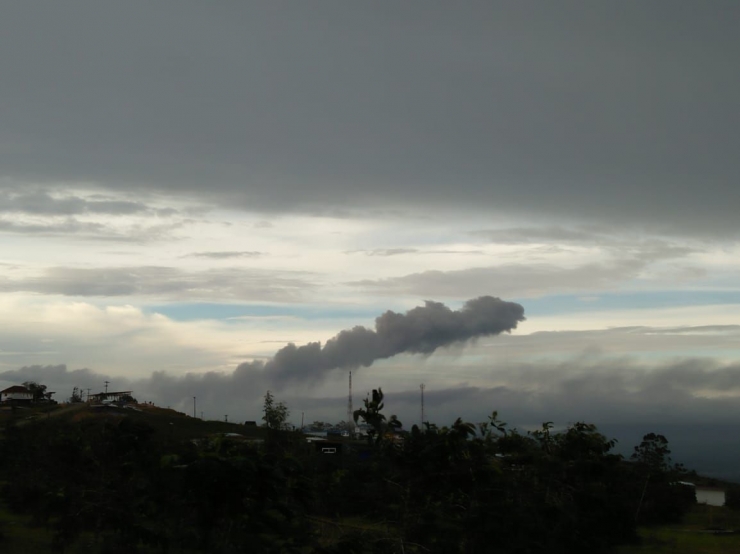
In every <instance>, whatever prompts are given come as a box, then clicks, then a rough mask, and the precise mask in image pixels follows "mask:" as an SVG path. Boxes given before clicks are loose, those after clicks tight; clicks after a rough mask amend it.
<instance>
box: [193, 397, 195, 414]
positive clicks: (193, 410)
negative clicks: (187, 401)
mask: <svg viewBox="0 0 740 554" xmlns="http://www.w3.org/2000/svg"><path fill="white" fill-rule="evenodd" d="M193 417H195V396H193Z"/></svg>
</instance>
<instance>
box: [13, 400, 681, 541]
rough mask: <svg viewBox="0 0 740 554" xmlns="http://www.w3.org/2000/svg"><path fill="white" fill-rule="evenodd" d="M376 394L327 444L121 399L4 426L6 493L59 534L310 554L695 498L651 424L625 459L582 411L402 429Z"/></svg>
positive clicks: (652, 517) (655, 515) (604, 531)
mask: <svg viewBox="0 0 740 554" xmlns="http://www.w3.org/2000/svg"><path fill="white" fill-rule="evenodd" d="M271 400H273V404H272V405H271V407H272V408H274V407H275V406H277V404H275V403H274V399H271ZM374 402H375V403H374ZM381 410H382V393H380V392H379V393H378V395H377V396H374V397H373V399H368V400H367V401H366V404H365V408H364V409H363V410H358V417H359V418H362V419H364V420H365V421H367V422H368V423H370V424H372V425H373V428H374V431H375V433H374V434H373V436H372V437H371V438H370V440H369V441H366V442H362V441H345V442H337V444H336V448H337V450H338V452H337V453H335V454H324V453H322V452H321V449H320V448H316V447H315V445H312V444H308V443H306V441H305V439H304V438H303V437H302V436H301V435H300V434H298V433H294V432H286V431H281V430H279V426H278V425H276V422H271V423H272V424H273V425H271V427H266V428H261V429H259V432H260V436H261V437H263V438H264V442H249V441H245V440H240V439H239V438H231V437H228V436H225V435H220V436H211V437H210V438H204V439H202V440H197V441H194V440H183V438H182V436H181V435H176V434H174V433H168V429H167V425H164V426H162V425H159V424H158V423H157V420H156V416H153V415H148V416H147V417H144V416H143V415H142V414H139V413H136V412H131V411H125V410H121V411H120V412H121V413H115V412H112V413H108V414H107V415H103V414H100V415H95V416H92V415H90V416H88V417H82V418H79V417H77V418H75V420H72V419H64V418H56V419H55V418H51V419H48V420H41V421H38V422H35V423H32V424H28V425H25V426H22V427H18V426H9V427H8V428H7V429H6V431H5V438H4V440H3V441H2V442H0V452H2V456H0V481H2V500H3V502H4V503H5V505H6V506H7V507H8V508H9V509H10V510H12V511H13V512H15V513H19V514H27V515H28V516H30V517H31V521H32V523H33V524H35V525H38V526H45V527H47V528H49V529H51V531H52V532H53V536H54V542H53V544H54V549H55V550H56V551H58V552H65V551H78V549H79V548H80V545H84V551H86V552H99V553H116V552H126V553H136V552H140V553H149V552H152V553H154V552H158V553H159V552H161V553H168V552H187V553H190V552H209V553H232V552H234V553H235V552H255V553H283V552H284V553H305V554H309V553H326V554H330V553H340V552H341V553H347V554H351V553H357V554H360V553H363V554H365V553H396V552H398V553H412V552H416V553H428V552H430V553H444V554H447V553H470V554H473V553H488V552H504V553H537V552H543V553H544V552H548V553H560V552H562V553H565V552H568V553H597V552H601V551H608V549H609V548H610V547H611V546H613V545H617V544H622V543H627V542H630V541H633V540H635V539H636V536H637V535H636V529H637V525H638V523H663V522H667V521H676V520H678V519H679V518H680V517H681V516H682V514H683V513H684V512H685V510H686V509H687V508H688V507H689V506H690V504H691V503H692V501H693V491H691V490H690V489H689V492H687V487H683V486H680V485H676V484H673V483H675V481H676V480H677V479H678V478H679V477H680V476H679V475H678V473H680V471H681V468H680V467H679V468H677V467H675V466H671V465H670V463H669V459H668V454H669V450H668V447H667V441H665V439H664V438H663V437H661V436H660V435H654V434H651V435H646V437H645V439H644V441H643V442H642V444H640V445H638V446H637V447H636V448H635V454H634V456H633V457H632V458H633V459H632V460H631V461H626V460H624V459H623V458H622V457H621V456H619V455H617V454H614V453H613V452H612V449H613V447H614V441H612V440H609V439H607V438H606V437H604V436H603V435H601V434H600V433H599V432H598V431H597V429H596V428H595V427H594V426H593V425H590V424H587V423H575V424H573V425H571V426H569V427H568V428H567V429H565V430H561V431H557V432H556V431H555V430H554V428H553V426H552V424H551V423H549V422H548V423H545V424H543V426H542V428H541V429H540V430H538V431H535V432H531V433H520V432H517V431H516V430H508V429H507V427H506V425H505V424H504V423H503V422H501V421H500V420H499V419H498V416H497V414H496V412H494V413H493V414H492V415H491V416H490V417H489V418H488V421H487V422H486V423H483V424H478V425H473V424H470V423H466V422H463V421H461V420H459V419H458V420H457V421H455V422H454V423H453V424H452V425H451V426H449V427H442V428H438V427H436V426H434V425H427V426H425V428H423V429H420V428H418V427H416V426H414V427H413V428H412V430H411V431H410V432H409V433H404V434H399V433H398V432H394V431H395V430H396V429H397V428H398V427H399V426H400V422H398V420H397V418H394V417H391V418H389V420H388V422H386V420H385V417H384V416H383V415H382V412H381ZM123 412H127V413H125V414H124V413H123ZM266 415H270V414H269V413H268V414H266ZM182 421H183V422H189V421H192V422H195V420H192V419H191V418H182ZM399 436H400V437H403V439H402V440H401V439H399ZM324 444H326V443H324ZM0 533H1V530H0ZM0 540H2V539H1V538H0ZM0 548H1V549H3V551H7V552H15V551H17V552H21V551H23V549H22V548H18V545H15V546H14V545H12V544H5V545H3V544H2V543H0ZM14 548H15V549H14Z"/></svg>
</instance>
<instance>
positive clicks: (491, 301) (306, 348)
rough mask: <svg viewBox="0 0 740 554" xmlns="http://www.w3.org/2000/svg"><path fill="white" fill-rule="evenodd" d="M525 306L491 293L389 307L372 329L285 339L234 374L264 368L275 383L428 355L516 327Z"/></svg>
mask: <svg viewBox="0 0 740 554" xmlns="http://www.w3.org/2000/svg"><path fill="white" fill-rule="evenodd" d="M524 319H525V317H524V307H523V306H522V305H521V304H517V303H515V302H506V301H504V300H501V299H500V298H496V297H493V296H481V297H479V298H474V299H471V300H468V301H467V302H465V304H464V305H463V307H462V308H461V309H460V310H452V309H450V308H448V307H447V306H445V305H444V304H442V303H441V302H433V301H431V300H427V301H425V303H424V306H417V307H416V308H412V309H411V310H408V311H407V312H406V313H405V314H400V313H396V312H393V311H391V310H388V311H387V312H385V313H384V314H382V315H380V316H378V317H377V318H376V319H375V330H372V329H368V328H367V327H363V326H361V325H358V326H356V327H353V328H352V329H345V330H343V331H340V332H339V333H338V334H337V335H336V336H334V337H333V338H331V339H329V340H327V341H326V343H325V344H324V345H323V347H322V345H321V343H320V342H310V343H308V344H305V345H303V346H296V345H295V344H294V343H290V344H288V345H286V346H284V347H283V348H281V349H280V350H278V351H277V352H276V353H275V355H274V356H273V357H272V359H271V360H268V361H267V362H259V361H255V362H246V363H243V364H240V365H239V366H238V367H237V368H236V373H243V372H254V371H259V370H261V371H263V372H264V374H265V376H266V377H267V378H268V379H269V380H271V381H273V382H275V383H278V382H285V381H302V380H319V379H321V378H322V377H323V375H324V374H325V373H326V372H327V371H331V370H333V369H338V368H348V369H351V368H358V367H369V366H371V365H372V364H373V363H374V362H375V361H377V360H382V359H386V358H391V357H393V356H396V355H397V354H403V353H409V354H425V355H429V354H432V353H433V352H434V351H435V350H437V349H438V348H440V347H444V346H448V345H451V344H454V343H460V342H466V341H469V340H474V339H477V338H479V337H487V336H491V335H498V334H501V333H503V332H505V331H506V332H510V331H511V330H512V329H515V328H516V327H517V325H518V323H519V322H521V321H524Z"/></svg>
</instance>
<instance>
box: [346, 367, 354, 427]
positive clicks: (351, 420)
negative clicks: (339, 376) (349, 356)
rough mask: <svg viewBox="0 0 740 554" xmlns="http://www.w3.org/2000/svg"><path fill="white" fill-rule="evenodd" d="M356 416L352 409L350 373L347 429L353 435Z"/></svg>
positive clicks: (350, 380)
mask: <svg viewBox="0 0 740 554" xmlns="http://www.w3.org/2000/svg"><path fill="white" fill-rule="evenodd" d="M354 423H355V416H354V410H353V409H352V372H351V371H350V372H349V397H348V399H347V427H348V428H349V432H350V434H353V432H354V430H355V425H354Z"/></svg>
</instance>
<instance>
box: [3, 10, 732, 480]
mask: <svg viewBox="0 0 740 554" xmlns="http://www.w3.org/2000/svg"><path fill="white" fill-rule="evenodd" d="M739 18H740V5H738V4H737V2H734V1H726V2H725V1H722V0H716V1H714V2H685V1H681V0H670V1H661V0H655V1H653V2H649V3H648V2H642V1H628V0H626V1H620V2H616V1H614V2H612V1H609V2H599V3H593V2H586V1H581V2H575V1H569V0H562V1H559V2H549V3H542V2H529V1H527V0H522V1H518V2H498V1H487V2H467V3H464V4H459V3H457V4H451V3H449V2H437V1H433V0H426V1H424V2H421V1H409V2H403V3H398V2H387V1H378V2H372V3H347V2H329V1H314V2H297V1H294V2H277V1H276V2H210V3H204V2H194V1H187V0H178V1H177V2H174V1H161V2H157V3H154V4H152V3H151V2H140V1H137V0H131V1H128V2H125V3H101V2H94V1H74V0H72V1H69V2H64V3H59V2H52V1H40V2H33V3H27V2H26V3H15V4H12V5H7V6H4V8H3V17H2V18H0V50H2V52H3V56H2V57H0V74H1V75H2V76H3V78H2V82H0V329H1V330H2V332H0V386H5V385H7V386H10V385H12V384H18V383H19V382H23V381H26V380H29V379H30V380H37V381H40V382H42V383H45V384H48V386H49V387H50V389H52V390H56V391H57V394H56V398H57V399H58V400H64V399H65V398H68V397H69V396H70V395H71V393H72V388H73V387H75V386H77V387H81V388H82V389H84V390H86V389H88V388H90V389H91V392H100V391H101V390H103V387H104V382H105V381H109V382H110V385H109V386H110V390H121V389H126V390H128V389H131V390H133V392H134V396H135V397H137V398H138V399H139V400H145V401H152V402H155V403H157V404H159V405H163V406H171V407H173V408H175V409H178V410H181V411H184V412H186V413H192V410H193V397H196V398H197V401H196V402H197V407H196V412H197V413H196V415H197V416H198V417H201V415H202V417H204V418H206V419H222V418H224V417H226V416H228V418H229V421H245V420H257V421H259V419H260V417H261V405H262V398H263V396H264V394H265V392H266V391H267V390H268V389H269V390H271V391H272V392H273V394H274V395H275V397H276V399H277V400H278V401H284V402H285V403H286V404H287V405H288V407H289V409H290V411H291V416H290V420H291V421H292V422H293V423H294V424H296V425H298V424H300V421H301V420H302V419H304V420H305V421H306V422H313V421H329V422H338V421H340V420H346V419H347V404H348V378H349V371H350V370H351V371H352V383H353V402H354V407H355V408H358V407H360V406H361V405H362V399H363V398H364V397H365V395H366V394H367V393H368V392H369V391H370V390H371V389H373V388H377V387H381V388H382V389H383V391H384V393H385V395H386V403H385V404H386V411H387V412H388V414H389V415H390V414H396V415H398V417H399V419H401V421H402V422H403V423H404V426H405V427H406V428H409V427H410V426H411V425H413V424H414V423H417V424H418V423H419V422H420V420H421V409H420V408H421V389H420V385H421V384H422V383H423V384H424V385H425V389H424V395H425V396H424V400H425V415H426V418H427V419H429V420H430V421H433V422H436V423H438V424H440V425H444V424H450V423H451V422H452V421H454V419H455V418H457V417H458V416H459V417H463V418H464V419H466V420H469V421H473V422H479V421H485V420H486V419H487V417H488V415H490V414H491V412H492V411H493V410H497V411H498V413H499V417H500V418H501V419H503V420H504V421H508V422H509V426H510V427H517V428H518V429H520V430H522V431H526V430H532V429H535V428H538V427H539V426H540V425H541V424H542V422H545V421H553V422H554V423H555V424H556V426H558V427H559V428H563V427H565V426H567V425H568V424H569V423H574V422H577V421H586V422H589V423H594V424H596V425H597V426H598V427H599V429H601V430H602V431H603V432H604V433H605V434H607V435H608V436H609V437H615V438H617V439H618V441H619V443H618V444H619V448H620V449H621V451H622V452H625V453H629V452H630V450H631V448H632V446H634V445H636V444H638V443H639V441H640V438H641V437H642V435H644V434H647V433H649V432H656V433H662V434H664V435H665V436H666V437H667V438H668V440H669V442H670V444H671V447H672V450H673V458H674V461H677V462H683V463H684V464H685V465H687V466H689V467H693V468H696V469H697V470H700V471H702V472H704V473H706V474H709V475H717V476H724V477H730V478H734V479H740V470H738V469H737V461H738V459H740V433H738V431H740V402H739V400H740V340H739V339H740V315H738V314H739V313H740V312H739V310H738V308H739V307H740V306H739V304H740V280H739V279H738V275H739V273H740V226H739V225H738V216H737V214H738V208H740V187H739V186H738V177H740V156H738V155H737V152H738V151H740V109H739V108H738V102H737V99H738V98H740V73H739V72H738V69H737V56H738V54H740V36H739V35H738V33H737V29H736V21H738V19H739ZM497 299H500V300H497ZM520 308H521V311H519V309H520ZM376 318H377V320H376ZM376 325H377V327H376ZM360 327H361V329H360ZM343 330H344V331H346V332H345V333H343V334H341V335H338V334H340V332H342V331H343ZM334 337H337V339H335V340H333V341H332V340H331V339H333V338H334ZM404 341H405V342H404ZM291 343H292V344H293V345H294V346H289V345H290V344H291ZM368 345H370V346H368ZM304 356H308V357H304ZM309 358H310V360H312V361H310V362H309V361H308V360H309ZM286 360H287V361H286Z"/></svg>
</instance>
